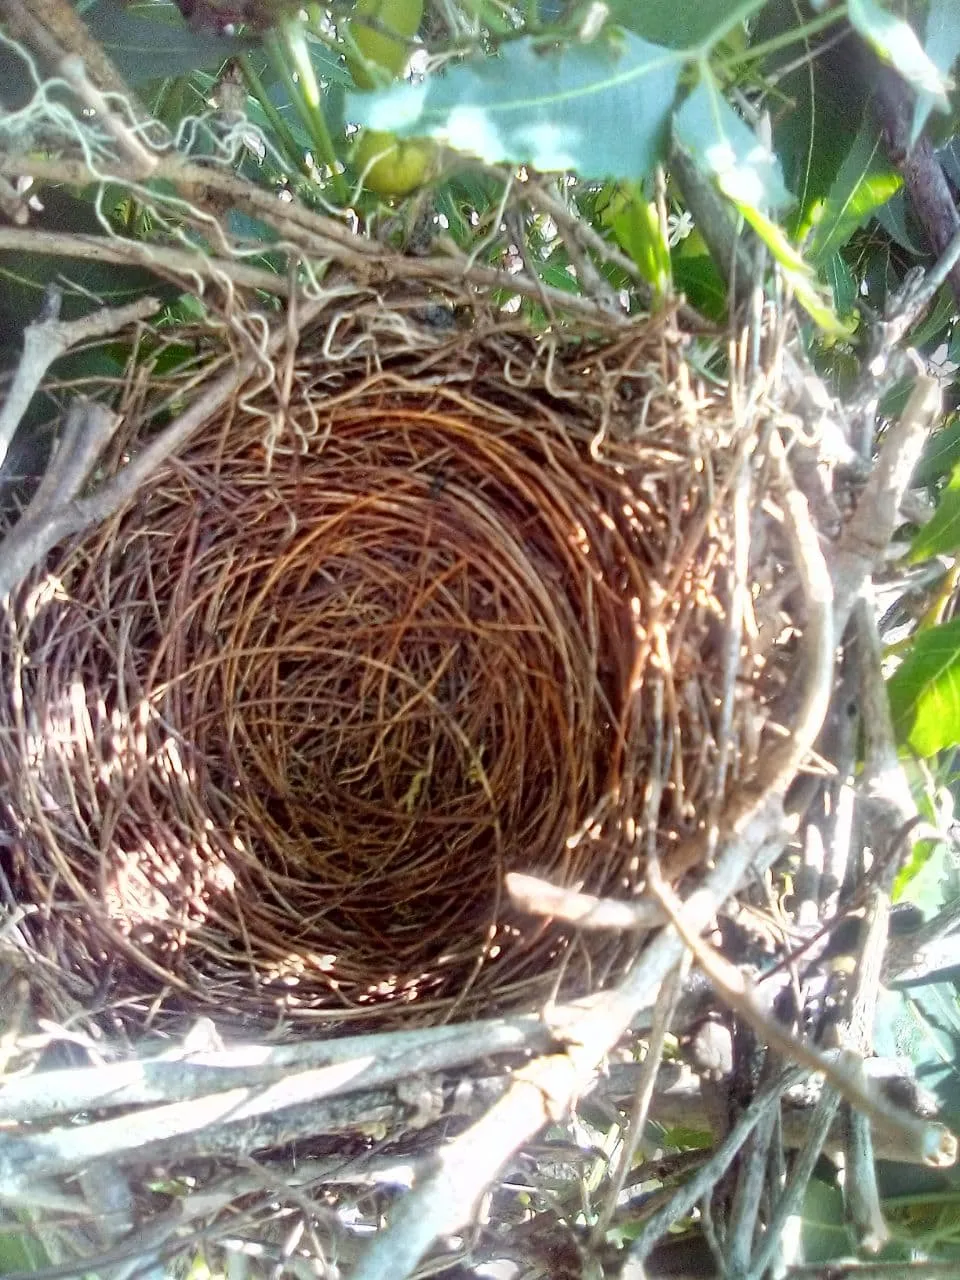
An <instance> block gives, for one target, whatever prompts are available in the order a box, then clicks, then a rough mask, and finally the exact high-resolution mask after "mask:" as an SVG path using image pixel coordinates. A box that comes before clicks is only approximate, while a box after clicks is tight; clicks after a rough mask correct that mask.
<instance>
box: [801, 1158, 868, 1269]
mask: <svg viewBox="0 0 960 1280" xmlns="http://www.w3.org/2000/svg"><path fill="white" fill-rule="evenodd" d="M801 1222H802V1224H803V1260H804V1262H808V1263H813V1264H816V1263H826V1262H834V1261H835V1260H836V1259H837V1258H842V1257H844V1256H845V1255H847V1254H849V1253H852V1252H853V1251H854V1248H855V1246H854V1242H853V1233H852V1232H851V1231H850V1229H849V1228H848V1227H847V1226H846V1225H845V1223H844V1213H843V1196H842V1194H841V1193H840V1191H839V1190H838V1189H837V1188H836V1187H831V1186H829V1185H828V1184H827V1183H826V1182H821V1181H820V1180H819V1179H817V1178H812V1179H811V1180H810V1182H808V1183H807V1189H806V1191H805V1193H804V1197H803V1209H802V1212H801Z"/></svg>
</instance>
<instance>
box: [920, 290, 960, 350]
mask: <svg viewBox="0 0 960 1280" xmlns="http://www.w3.org/2000/svg"><path fill="white" fill-rule="evenodd" d="M956 314H957V303H956V300H955V299H954V296H953V290H952V289H951V288H950V286H949V285H944V286H943V288H942V289H941V290H940V292H939V293H938V294H937V300H936V302H935V303H934V306H933V309H932V311H930V313H929V314H928V315H927V316H925V317H924V318H923V319H922V320H921V321H920V323H919V324H918V325H916V326H915V327H914V328H913V329H911V331H910V335H909V336H910V345H911V346H912V347H917V348H918V349H919V348H921V347H925V346H927V345H928V344H929V343H931V342H933V341H934V340H935V339H938V338H939V339H943V338H945V337H946V334H945V332H944V331H945V329H946V328H947V325H949V324H950V322H951V320H952V319H953V317H954V316H955V315H956Z"/></svg>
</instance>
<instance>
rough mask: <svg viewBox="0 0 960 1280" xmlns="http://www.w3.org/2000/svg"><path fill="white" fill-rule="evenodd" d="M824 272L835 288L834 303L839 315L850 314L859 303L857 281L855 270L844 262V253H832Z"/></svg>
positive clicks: (833, 288) (831, 286) (829, 282)
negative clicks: (854, 276)
mask: <svg viewBox="0 0 960 1280" xmlns="http://www.w3.org/2000/svg"><path fill="white" fill-rule="evenodd" d="M823 274H824V275H825V276H826V278H827V283H828V284H829V285H830V288H831V289H832V290H833V305H834V309H835V310H836V313H837V315H838V316H845V315H849V314H850V312H851V311H853V309H854V307H855V306H856V305H857V282H856V280H854V278H853V272H852V271H851V270H850V268H849V267H848V266H847V264H846V263H845V262H844V260H843V256H842V254H839V253H833V254H831V255H830V257H829V258H828V259H827V263H826V266H825V267H824V271H823Z"/></svg>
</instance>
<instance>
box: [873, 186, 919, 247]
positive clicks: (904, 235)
mask: <svg viewBox="0 0 960 1280" xmlns="http://www.w3.org/2000/svg"><path fill="white" fill-rule="evenodd" d="M873 216H874V217H875V218H876V220H877V222H878V223H879V224H880V226H881V227H883V229H884V231H885V232H886V233H887V235H888V236H889V237H890V239H891V240H893V241H894V242H895V243H896V244H898V245H899V246H900V248H901V249H906V251H907V253H911V254H913V256H914V257H915V258H923V257H925V256H926V253H927V250H926V249H924V248H923V247H922V246H921V245H919V244H918V243H917V241H916V240H915V238H914V234H913V230H912V219H911V218H910V216H909V209H908V207H907V197H906V195H905V193H904V192H903V190H902V189H901V190H900V191H896V192H894V194H893V195H892V196H891V197H890V199H889V200H888V201H887V202H886V204H883V205H881V206H880V208H879V209H876V210H874V214H873Z"/></svg>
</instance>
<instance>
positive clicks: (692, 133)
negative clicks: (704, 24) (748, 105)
mask: <svg viewBox="0 0 960 1280" xmlns="http://www.w3.org/2000/svg"><path fill="white" fill-rule="evenodd" d="M673 128H674V133H675V134H676V136H677V139H678V140H679V141H680V142H681V143H682V145H683V146H684V147H686V149H687V151H689V152H690V154H691V155H692V156H694V157H695V159H696V161H697V164H698V165H699V166H700V168H701V169H703V170H704V172H706V173H709V174H711V175H712V177H714V178H715V179H716V181H717V184H718V186H719V187H720V189H721V191H723V192H724V194H725V195H727V196H729V197H730V199H731V200H736V201H737V202H738V203H740V204H746V205H750V207H751V208H753V209H760V210H776V209H782V208H784V207H785V206H787V205H789V204H791V203H792V202H793V197H792V196H791V195H790V193H789V191H787V188H786V186H785V185H784V182H783V174H782V173H781V172H780V162H779V160H778V159H777V157H776V156H775V155H774V154H773V152H772V151H771V150H770V148H769V147H768V146H766V145H765V144H764V143H763V142H761V141H760V139H759V138H758V137H757V135H756V134H755V133H754V131H753V130H752V129H750V128H749V127H748V126H747V125H746V124H744V122H743V120H741V118H740V117H739V116H738V115H737V113H736V112H735V111H734V109H733V108H732V107H731V106H730V104H729V103H728V102H727V100H726V99H725V98H724V96H723V94H722V93H721V92H720V88H719V86H718V85H717V83H716V81H715V80H714V79H713V77H712V76H711V75H709V74H708V75H704V76H703V77H702V79H701V81H700V84H699V85H698V86H697V88H696V89H695V90H694V91H693V93H691V94H690V96H689V97H688V98H687V100H686V102H685V103H684V104H683V106H682V107H681V108H680V110H679V111H678V112H677V114H676V117H675V118H674V122H673Z"/></svg>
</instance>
